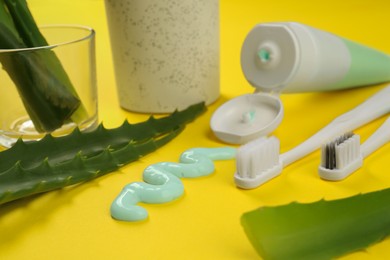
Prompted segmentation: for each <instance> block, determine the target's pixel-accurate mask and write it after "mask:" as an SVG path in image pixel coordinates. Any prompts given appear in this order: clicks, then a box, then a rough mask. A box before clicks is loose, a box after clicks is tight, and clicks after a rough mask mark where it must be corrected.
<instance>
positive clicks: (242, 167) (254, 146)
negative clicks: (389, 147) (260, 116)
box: [234, 85, 390, 189]
mask: <svg viewBox="0 0 390 260" xmlns="http://www.w3.org/2000/svg"><path fill="white" fill-rule="evenodd" d="M389 100H390V85H388V86H387V87H385V88H384V89H382V90H381V91H379V92H377V93H376V94H375V95H373V96H372V97H370V98H369V99H367V100H366V101H365V102H363V103H362V104H360V105H359V106H357V107H355V108H354V109H353V110H350V111H349V112H346V113H344V114H342V115H340V116H338V117H337V118H336V119H334V120H333V121H331V122H330V123H329V124H328V125H327V126H325V127H324V128H322V129H321V130H319V131H318V132H317V133H316V134H314V135H313V136H311V137H309V138H308V139H307V140H305V141H304V142H302V143H301V144H299V145H298V146H296V147H294V148H293V149H291V150H289V151H287V152H285V153H282V154H279V151H280V142H279V140H278V139H277V138H276V137H273V136H272V137H261V138H259V139H256V140H253V141H251V142H249V143H247V144H244V145H242V146H241V147H239V148H238V150H237V156H236V162H237V171H236V173H235V175H234V180H235V183H236V185H237V186H238V187H240V188H243V189H253V188H256V187H258V186H260V185H262V184H263V183H265V182H267V181H269V180H271V179H272V178H274V177H276V176H278V175H280V173H281V172H282V170H283V168H284V167H287V166H288V165H290V164H291V163H293V162H295V161H296V160H299V159H300V158H302V157H304V156H306V155H308V154H310V153H312V152H314V151H315V150H317V149H319V148H320V147H321V146H322V144H323V143H325V142H327V141H328V140H331V139H333V138H335V137H336V136H340V135H342V134H343V133H346V132H349V131H353V130H355V129H356V128H359V127H360V126H362V125H365V124H367V123H369V122H371V121H372V120H374V119H376V118H379V117H381V116H383V115H385V114H387V113H389V112H390V102H389Z"/></svg>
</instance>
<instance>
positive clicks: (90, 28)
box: [0, 24, 96, 53]
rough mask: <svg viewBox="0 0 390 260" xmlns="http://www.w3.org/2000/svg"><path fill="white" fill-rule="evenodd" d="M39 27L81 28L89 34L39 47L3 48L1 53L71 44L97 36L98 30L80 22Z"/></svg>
mask: <svg viewBox="0 0 390 260" xmlns="http://www.w3.org/2000/svg"><path fill="white" fill-rule="evenodd" d="M38 27H39V29H46V28H65V29H66V28H67V29H79V30H84V31H86V32H88V33H87V35H85V36H83V37H77V38H76V39H74V40H69V41H62V42H59V43H55V44H49V45H43V46H37V47H26V48H15V49H1V48H0V53H12V52H23V51H35V50H43V49H53V48H56V47H59V46H63V45H69V44H73V43H77V42H81V41H84V40H87V39H91V38H93V37H94V36H95V34H96V32H95V30H94V29H93V28H92V27H89V26H85V25H78V24H48V25H40V26H38Z"/></svg>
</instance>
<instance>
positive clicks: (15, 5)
mask: <svg viewBox="0 0 390 260" xmlns="http://www.w3.org/2000/svg"><path fill="white" fill-rule="evenodd" d="M4 1H5V4H6V6H7V7H8V10H9V12H10V14H11V15H12V18H13V21H14V23H15V26H16V28H17V30H18V32H19V34H20V36H21V38H22V39H23V42H24V43H25V44H26V46H27V47H41V46H48V45H49V44H48V42H47V41H46V39H45V37H44V36H43V35H42V33H41V32H40V30H39V28H38V26H37V24H36V22H35V19H34V17H33V15H32V13H31V12H30V9H29V7H28V4H27V2H26V1H25V0H4ZM38 55H39V56H40V59H41V60H42V61H43V62H44V63H45V64H46V66H47V69H49V71H50V73H49V74H50V75H51V77H53V78H54V79H55V80H57V81H59V82H61V84H59V85H57V86H58V88H60V89H59V93H57V92H56V91H55V90H56V89H55V88H54V89H51V88H48V90H53V92H52V93H51V95H52V99H58V98H60V97H61V95H62V92H63V91H64V90H63V89H61V88H62V87H64V88H65V90H66V91H69V93H68V94H70V93H71V94H73V95H74V96H75V97H76V98H78V99H79V97H78V95H77V92H76V90H75V88H74V86H73V84H72V82H71V80H70V78H69V77H68V75H67V73H66V71H65V69H64V68H63V66H62V64H61V61H60V60H59V59H58V57H57V55H56V54H55V53H54V52H53V51H51V50H50V49H43V50H42V51H40V52H39V53H38ZM44 83H45V81H42V83H41V84H44ZM53 85H54V84H53ZM49 86H50V85H49ZM54 86H56V85H54ZM60 91H61V92H60ZM60 94H61V95H60ZM87 116H88V113H87V111H86V109H85V107H84V106H83V104H82V103H80V105H79V106H78V108H77V110H76V111H75V112H74V114H72V115H71V118H72V121H74V122H82V121H83V120H85V119H86V118H87Z"/></svg>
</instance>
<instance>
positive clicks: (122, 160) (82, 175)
mask: <svg viewBox="0 0 390 260" xmlns="http://www.w3.org/2000/svg"><path fill="white" fill-rule="evenodd" d="M204 111H205V105H204V103H199V104H196V105H193V106H190V107H188V108H187V109H185V110H183V111H180V112H179V111H176V112H174V113H172V114H171V115H169V116H166V117H163V118H160V119H154V118H153V117H151V118H150V119H149V120H147V121H145V122H142V123H138V124H134V125H130V124H129V123H124V124H123V125H122V126H120V127H118V128H115V129H108V130H107V129H105V128H103V127H99V128H98V129H96V130H95V131H94V132H91V133H82V132H80V131H77V130H76V131H74V132H73V133H72V134H71V135H69V136H65V137H52V136H51V135H47V136H46V137H45V138H44V139H42V140H40V141H37V142H32V143H24V142H23V141H21V140H20V141H19V142H18V143H17V144H16V145H15V146H13V147H12V148H10V149H8V150H6V151H4V152H1V153H0V158H1V163H0V165H1V167H2V169H1V170H0V204H2V203H6V202H9V201H13V200H16V199H19V198H23V197H27V196H30V195H33V194H37V193H41V192H46V191H50V190H54V189H58V188H62V187H65V186H69V185H73V184H76V183H80V182H85V181H88V180H91V179H94V178H97V177H99V176H102V175H104V174H106V173H109V172H111V171H114V170H116V169H118V168H119V167H121V166H123V165H125V164H128V163H130V162H133V161H135V160H137V159H138V158H140V157H141V156H144V155H146V154H149V153H151V152H153V151H155V150H156V149H157V148H159V147H161V146H162V145H164V144H166V143H167V142H169V141H170V140H172V139H173V138H174V137H176V136H177V135H178V134H179V133H180V131H181V130H182V129H183V128H184V126H185V125H186V124H187V123H189V122H191V121H192V120H193V119H195V118H196V117H197V116H199V115H200V114H201V113H202V112H204ZM53 154H56V155H54V156H53ZM7 160H12V161H13V162H12V163H9V162H7ZM3 164H8V165H7V166H8V168H6V167H4V165H3Z"/></svg>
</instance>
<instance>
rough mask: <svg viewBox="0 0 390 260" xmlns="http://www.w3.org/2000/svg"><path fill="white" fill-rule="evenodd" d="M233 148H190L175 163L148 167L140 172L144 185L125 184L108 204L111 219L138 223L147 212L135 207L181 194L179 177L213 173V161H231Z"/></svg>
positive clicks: (166, 200) (173, 198) (167, 199)
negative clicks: (141, 203) (109, 204)
mask: <svg viewBox="0 0 390 260" xmlns="http://www.w3.org/2000/svg"><path fill="white" fill-rule="evenodd" d="M235 155H236V149H234V148H229V147H224V148H194V149H190V150H187V151H185V152H184V153H182V154H181V156H180V162H179V163H171V162H161V163H156V164H153V165H150V166H148V167H147V168H146V169H145V170H144V172H143V179H144V182H133V183H130V184H128V185H126V186H125V187H124V188H123V190H122V191H121V193H120V194H119V195H118V196H117V198H116V199H115V200H114V201H113V203H112V204H111V216H112V217H113V218H114V219H117V220H122V221H140V220H144V219H146V218H147V217H148V212H147V211H146V210H145V209H144V208H143V207H140V206H138V205H137V203H139V202H144V203H150V204H153V203H156V204H161V203H166V202H169V201H172V200H175V199H177V198H179V197H180V196H182V195H183V192H184V186H183V183H182V181H181V180H180V178H196V177H201V176H206V175H209V174H211V173H213V172H214V170H215V167H214V163H213V161H215V160H228V159H233V158H235Z"/></svg>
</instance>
